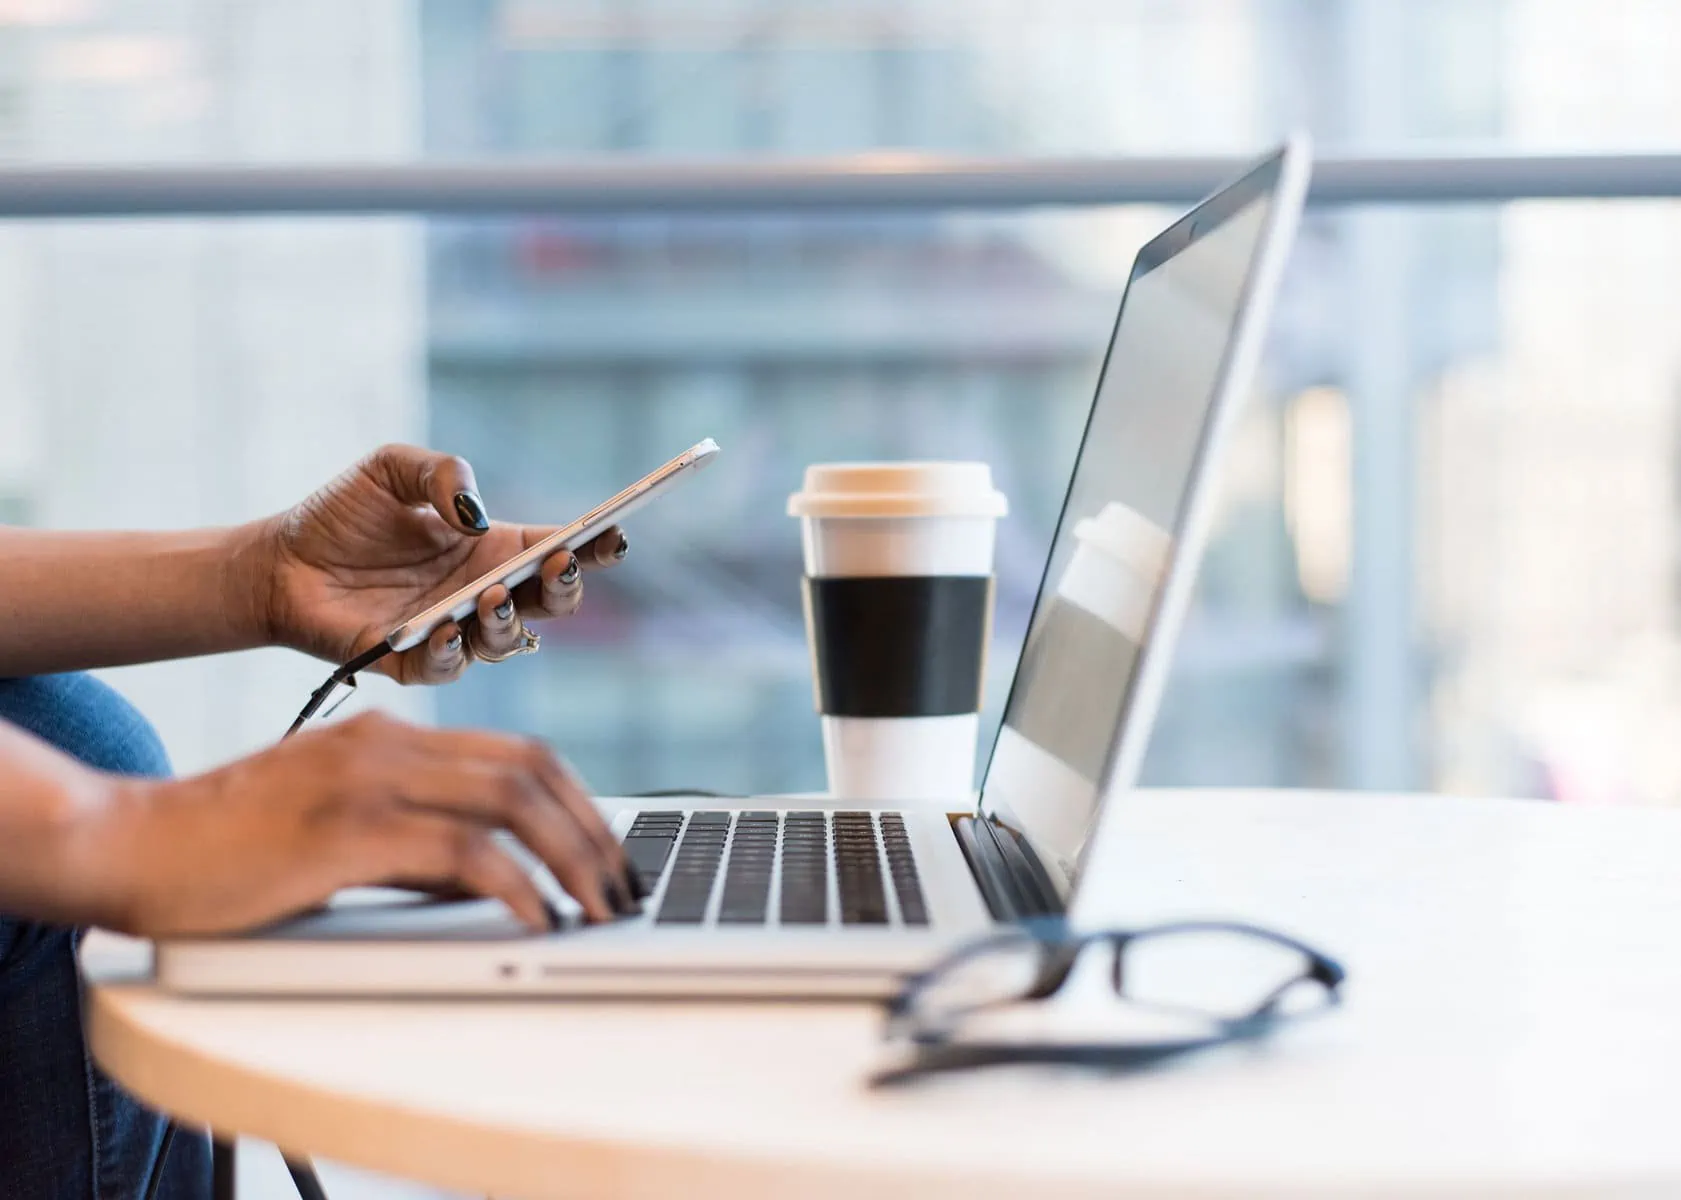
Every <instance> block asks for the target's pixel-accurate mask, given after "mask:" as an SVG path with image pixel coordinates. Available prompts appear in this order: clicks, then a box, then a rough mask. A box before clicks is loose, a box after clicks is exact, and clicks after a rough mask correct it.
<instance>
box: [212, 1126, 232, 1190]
mask: <svg viewBox="0 0 1681 1200" xmlns="http://www.w3.org/2000/svg"><path fill="white" fill-rule="evenodd" d="M234 1165H235V1164H234V1143H233V1142H232V1141H231V1140H229V1141H223V1140H222V1139H221V1138H219V1137H217V1136H216V1135H215V1134H211V1136H210V1195H211V1197H212V1200H235V1196H234V1192H235V1190H236V1189H237V1182H236V1180H235V1179H234Z"/></svg>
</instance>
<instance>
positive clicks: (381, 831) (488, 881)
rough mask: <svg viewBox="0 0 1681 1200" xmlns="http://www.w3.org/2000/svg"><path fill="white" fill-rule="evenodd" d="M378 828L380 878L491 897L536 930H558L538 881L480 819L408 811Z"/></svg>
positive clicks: (374, 827) (378, 871) (372, 827)
mask: <svg viewBox="0 0 1681 1200" xmlns="http://www.w3.org/2000/svg"><path fill="white" fill-rule="evenodd" d="M376 828H377V829H378V833H377V837H376V844H377V846H378V851H377V853H378V855H379V857H380V860H381V861H380V863H379V866H378V867H376V872H377V874H378V876H379V877H380V878H402V879H405V880H408V881H410V882H415V883H424V884H425V885H427V887H428V888H429V889H431V888H436V889H439V890H447V889H451V888H454V889H458V890H460V891H463V892H467V893H469V894H471V895H475V896H487V897H490V898H491V899H495V900H500V901H501V902H502V903H503V904H506V905H507V906H508V908H509V909H511V910H512V911H513V914H514V915H515V916H516V917H518V918H519V919H520V921H522V922H523V923H524V924H525V925H527V926H528V927H530V928H531V929H533V930H538V931H542V930H549V929H553V928H555V926H556V921H555V919H554V916H553V914H552V913H551V911H550V908H549V905H548V904H547V903H546V902H545V901H544V900H543V894H542V893H541V892H540V891H538V890H537V884H536V883H535V881H533V880H532V878H531V876H529V875H528V874H526V872H525V870H524V869H523V868H521V867H520V865H519V864H518V863H517V862H515V861H514V860H513V859H512V858H511V857H509V855H508V853H507V852H506V851H504V850H503V849H502V848H501V847H499V846H497V844H496V840H495V839H494V838H493V837H491V836H490V831H489V830H487V829H485V828H484V827H483V826H482V825H480V824H478V823H477V822H475V821H471V820H464V819H462V818H461V817H457V816H448V815H444V814H441V813H436V812H423V811H417V810H409V811H406V812H404V813H402V814H401V815H400V816H399V817H398V818H397V819H396V820H394V821H390V822H386V823H384V827H383V828H379V827H378V826H370V829H376Z"/></svg>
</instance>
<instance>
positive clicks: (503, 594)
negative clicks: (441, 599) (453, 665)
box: [473, 583, 521, 656]
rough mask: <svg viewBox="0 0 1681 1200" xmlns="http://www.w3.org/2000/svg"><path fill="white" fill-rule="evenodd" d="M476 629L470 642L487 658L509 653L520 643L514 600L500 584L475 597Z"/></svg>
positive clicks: (517, 616)
mask: <svg viewBox="0 0 1681 1200" xmlns="http://www.w3.org/2000/svg"><path fill="white" fill-rule="evenodd" d="M478 616H479V627H478V630H477V632H475V633H474V635H473V638H474V641H475V642H476V643H477V646H478V648H479V650H480V651H481V652H484V653H487V654H489V655H491V656H496V655H501V654H507V653H510V652H511V651H512V650H513V649H514V648H515V647H516V646H518V645H519V641H520V636H519V635H520V629H521V625H520V619H519V614H518V613H517V612H516V611H515V610H514V598H513V596H512V595H511V594H510V593H509V592H508V589H507V588H505V587H503V586H502V585H501V584H499V583H498V584H496V585H494V586H492V587H489V588H486V589H485V592H484V594H483V595H482V596H480V597H479V607H478Z"/></svg>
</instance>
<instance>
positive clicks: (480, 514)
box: [455, 492, 490, 533]
mask: <svg viewBox="0 0 1681 1200" xmlns="http://www.w3.org/2000/svg"><path fill="white" fill-rule="evenodd" d="M455 515H456V516H458V517H460V518H461V523H462V524H463V525H465V526H467V528H469V529H471V530H473V531H474V532H475V533H483V532H484V531H485V530H487V529H489V528H490V518H489V517H488V516H486V515H485V511H484V501H482V500H480V499H479V498H478V496H476V495H475V494H474V493H472V492H457V493H455Z"/></svg>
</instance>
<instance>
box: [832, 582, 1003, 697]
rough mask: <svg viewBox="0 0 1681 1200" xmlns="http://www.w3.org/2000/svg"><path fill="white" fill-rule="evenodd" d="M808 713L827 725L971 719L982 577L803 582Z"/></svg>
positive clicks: (981, 636)
mask: <svg viewBox="0 0 1681 1200" xmlns="http://www.w3.org/2000/svg"><path fill="white" fill-rule="evenodd" d="M805 611H806V629H807V631H808V633H809V634H810V638H811V651H812V658H813V663H812V666H813V669H814V671H815V673H816V679H817V711H818V712H820V713H822V714H824V715H825V716H831V717H941V716H955V715H958V714H961V713H973V712H979V711H980V707H981V687H982V684H983V682H984V680H985V676H986V651H987V639H988V635H989V633H990V631H991V626H992V577H991V576H989V575H909V576H905V575H900V576H892V577H885V578H847V579H812V578H809V577H808V578H807V579H806V580H805Z"/></svg>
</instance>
